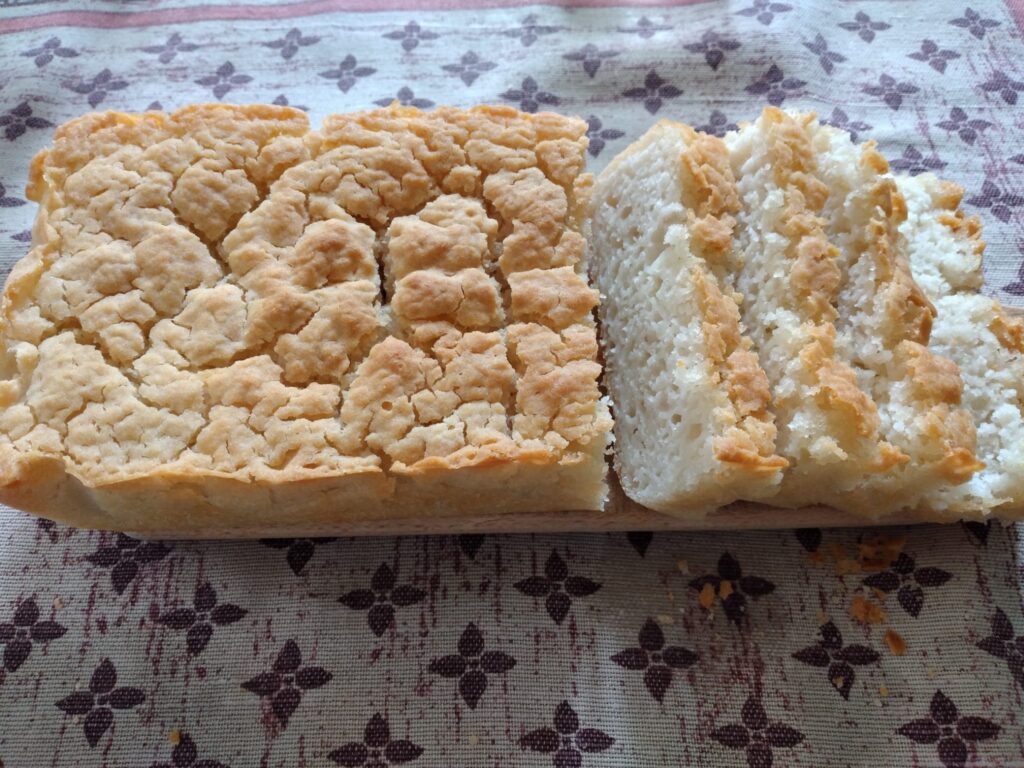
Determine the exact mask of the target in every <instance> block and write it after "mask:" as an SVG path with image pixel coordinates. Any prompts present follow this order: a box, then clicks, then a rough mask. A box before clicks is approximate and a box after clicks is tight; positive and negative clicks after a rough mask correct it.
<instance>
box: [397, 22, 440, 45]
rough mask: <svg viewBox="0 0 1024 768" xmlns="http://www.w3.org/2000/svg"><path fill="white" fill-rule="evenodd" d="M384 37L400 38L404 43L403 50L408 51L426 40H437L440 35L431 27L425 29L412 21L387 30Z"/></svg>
mask: <svg viewBox="0 0 1024 768" xmlns="http://www.w3.org/2000/svg"><path fill="white" fill-rule="evenodd" d="M384 37H386V38H387V39H388V40H399V41H401V43H402V50H403V51H405V52H406V53H409V52H411V51H414V50H416V48H417V47H419V44H420V43H421V42H423V41H424V40H436V39H437V38H438V37H439V35H438V34H437V33H436V32H431V31H430V30H429V29H423V28H422V27H421V26H420V25H419V24H417V23H416V22H415V21H410V22H409V23H408V24H406V25H405V26H404V27H402V28H401V29H396V30H393V31H391V32H385V33H384Z"/></svg>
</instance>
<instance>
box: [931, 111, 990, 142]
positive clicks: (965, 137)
mask: <svg viewBox="0 0 1024 768" xmlns="http://www.w3.org/2000/svg"><path fill="white" fill-rule="evenodd" d="M936 125H937V126H938V127H939V128H942V129H943V130H946V131H949V132H950V133H955V134H956V135H957V136H959V137H960V141H962V142H964V143H965V144H974V142H975V141H976V140H977V138H978V135H979V134H980V133H981V132H982V131H984V130H985V129H986V128H991V127H992V123H990V122H989V121H988V120H980V119H977V118H975V119H973V120H971V119H968V117H967V113H966V112H965V111H964V110H963V109H961V108H960V107H953V108H952V109H951V110H950V111H949V117H948V118H946V119H945V120H940V121H939V122H938V123H936Z"/></svg>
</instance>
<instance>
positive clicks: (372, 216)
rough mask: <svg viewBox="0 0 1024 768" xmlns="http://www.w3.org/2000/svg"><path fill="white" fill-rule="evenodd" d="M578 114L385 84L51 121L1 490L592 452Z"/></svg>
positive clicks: (17, 296)
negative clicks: (285, 103)
mask: <svg viewBox="0 0 1024 768" xmlns="http://www.w3.org/2000/svg"><path fill="white" fill-rule="evenodd" d="M585 132H586V125H585V124H584V123H583V122H582V121H580V120H576V119H571V118H565V117H561V116H557V115H553V114H538V115H527V114H523V113H520V112H518V111H516V110H514V109H510V108H504V107H478V108H474V109H469V110H462V109H455V108H441V109H438V110H436V111H434V112H429V113H425V112H420V111H419V110H416V109H412V108H405V107H399V106H397V105H396V106H392V107H390V108H387V109H380V110H374V111H371V112H365V113H358V114H350V115H333V116H331V117H329V118H328V119H327V120H326V121H325V123H324V125H323V128H322V130H320V131H318V132H316V131H310V130H309V126H308V124H307V121H306V117H305V115H304V114H303V113H302V112H300V111H298V110H294V109H289V108H283V107H271V106H226V105H199V106H194V107H187V108H185V109H182V110H179V111H177V112H175V113H173V114H169V115H168V114H163V113H159V112H147V113H144V114H124V113H116V112H107V113H99V114H91V115H87V116H85V117H82V118H80V119H77V120H74V121H72V122H70V123H68V124H66V125H64V126H61V127H60V128H58V129H57V131H56V132H55V137H54V144H53V147H52V148H51V149H49V150H47V151H44V152H42V153H40V155H39V156H38V157H37V158H36V159H35V161H34V162H33V165H32V169H31V176H30V182H29V187H28V193H29V196H30V197H31V199H33V200H35V201H37V202H38V203H39V204H40V211H39V216H38V219H37V222H36V226H35V229H34V240H33V247H32V250H31V252H30V253H29V255H28V256H27V257H26V258H25V259H23V260H22V261H21V262H19V264H18V265H17V266H16V267H15V269H14V271H13V272H12V274H11V277H10V278H9V280H8V283H7V287H6V290H5V293H4V297H3V305H2V309H0V313H2V318H0V323H2V326H0V331H2V335H3V347H4V359H3V361H2V369H0V377H2V379H3V381H2V382H0V406H2V411H0V486H3V487H6V488H8V489H11V488H15V487H20V486H23V485H24V482H25V481H26V479H27V478H29V477H30V476H31V475H32V473H33V471H34V468H37V467H42V466H43V465H44V464H45V465H46V466H52V465H53V463H54V462H55V461H56V462H59V463H60V464H62V465H63V467H64V468H65V470H66V471H67V473H69V474H70V475H73V476H74V477H76V478H78V479H79V480H80V481H81V482H82V483H84V484H85V485H86V486H92V487H101V486H109V485H111V484H114V483H123V482H127V481H130V480H133V479H138V478H143V479H144V478H146V477H157V476H160V475H175V474H180V475H184V476H189V477H203V476H209V477H218V478H229V479H234V480H239V481H242V482H259V483H265V484H272V485H273V484H280V483H288V482H295V481H300V480H312V479H316V478H337V477H342V476H345V475H356V476H359V475H366V476H377V477H379V478H387V477H394V476H406V477H408V476H417V475H422V474H423V473H433V474H436V473H437V472H438V471H446V470H459V469H463V468H466V467H477V468H486V467H489V466H496V465H513V466H515V465H518V464H529V465H552V466H569V465H574V464H581V463H583V464H590V463H594V462H600V461H601V459H600V456H601V453H602V452H603V446H604V443H605V440H606V433H607V432H608V430H609V429H610V427H611V424H610V420H609V418H608V415H607V412H606V408H605V406H604V405H603V404H602V403H601V400H600V393H599V391H598V386H597V379H598V376H599V374H600V370H601V369H600V365H599V364H598V362H597V344H596V337H595V328H594V324H593V320H592V317H591V315H592V309H593V307H594V306H595V304H596V303H597V296H596V293H595V292H594V291H592V290H591V289H590V288H589V287H588V286H587V284H586V280H585V277H584V276H583V272H582V270H583V265H582V260H583V255H584V250H585V240H584V238H583V236H582V235H581V234H580V231H579V230H580V223H581V215H582V212H583V210H584V209H585V206H586V192H587V189H588V185H589V179H588V178H587V177H585V176H583V175H581V174H582V170H583V164H584V151H585V148H586V137H585ZM380 272H383V274H384V277H385V280H384V286H383V292H382V285H381V280H380V277H379V273H380ZM595 446H596V448H595ZM39 471H42V470H41V469H40V470H39ZM600 474H601V472H598V483H600V478H599V476H600ZM373 482H376V485H375V486H374V488H375V489H376V490H375V492H377V491H379V492H380V493H383V494H386V493H388V491H387V488H388V487H392V486H393V483H390V485H389V482H390V481H388V482H383V484H382V482H379V481H373ZM371 485H372V483H371ZM5 499H7V500H10V501H11V503H14V504H17V503H18V496H17V492H15V491H10V490H9V492H8V493H7V495H6V497H5Z"/></svg>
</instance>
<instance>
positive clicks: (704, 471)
mask: <svg viewBox="0 0 1024 768" xmlns="http://www.w3.org/2000/svg"><path fill="white" fill-rule="evenodd" d="M701 148H704V149H701ZM710 148H714V149H713V151H710V152H709V151H708V149H710ZM698 155H699V156H701V157H703V162H698V163H696V166H697V167H702V168H704V169H705V172H704V173H702V174H698V173H695V172H694V170H693V168H694V167H695V165H694V163H693V162H692V160H693V158H695V157H697V156H698ZM709 179H714V183H713V184H711V185H708V183H707V181H708V180H709ZM708 189H713V190H714V192H713V194H709V193H708V191H707V190H708ZM594 199H595V206H594V216H593V221H592V223H591V227H592V232H593V237H592V247H593V250H594V266H595V271H596V276H595V279H596V283H597V285H598V287H599V289H600V290H601V291H602V294H604V295H606V296H607V300H605V301H604V302H603V304H602V307H601V309H600V313H601V317H602V318H603V320H604V325H603V331H602V332H603V339H604V346H605V354H606V367H607V373H606V375H607V381H608V386H609V391H610V394H611V396H612V398H613V403H614V409H615V414H616V422H617V423H616V441H617V443H616V449H617V461H618V466H619V471H620V475H621V476H622V478H623V487H624V489H625V490H626V492H627V493H629V494H630V495H631V496H632V497H633V498H634V499H635V500H637V501H639V502H641V503H645V504H649V505H651V506H654V507H655V508H658V509H663V510H665V511H676V512H683V513H692V512H700V511H702V510H703V509H705V508H706V506H707V503H708V501H709V500H714V502H715V503H718V504H720V503H724V502H726V501H733V500H744V499H745V500H762V501H767V502H768V503H771V504H774V505H778V506H785V507H798V506H805V505H810V504H827V505H831V506H833V507H836V508H839V509H843V510H845V511H849V512H854V513H857V514H860V515H866V516H875V517H881V516H886V515H889V514H892V513H894V512H896V511H898V510H901V509H918V510H922V509H925V508H927V505H928V502H929V500H930V499H931V498H932V496H933V495H934V494H936V493H939V492H940V489H944V488H951V487H962V486H960V484H963V483H965V481H967V480H969V479H970V478H971V477H972V475H974V473H975V472H976V471H977V470H979V469H980V467H981V464H980V463H979V462H978V460H977V458H976V457H975V443H976V435H975V424H974V419H973V418H972V409H971V408H970V407H969V406H968V407H965V405H966V404H964V403H962V398H963V389H964V386H963V380H962V378H961V375H960V371H959V369H958V367H957V364H956V362H954V360H952V359H950V355H949V352H948V344H946V343H943V342H935V343H933V342H932V340H931V331H932V325H933V322H935V317H936V309H935V307H934V306H933V304H932V302H931V301H929V298H928V296H927V295H926V293H925V291H924V290H922V289H921V288H920V287H919V286H918V285H917V283H916V282H915V281H914V278H913V276H912V272H911V257H912V254H913V250H914V246H913V244H912V243H911V241H910V235H911V233H909V232H908V230H907V226H906V225H907V222H908V214H907V204H906V202H905V200H904V196H903V193H902V192H901V190H900V187H899V183H898V182H897V180H896V178H895V177H893V176H892V175H891V174H890V173H889V168H888V164H887V163H886V161H885V160H884V158H882V156H881V155H880V154H879V153H878V152H877V151H876V150H875V148H874V145H873V144H872V143H870V142H868V143H867V144H864V145H856V144H854V143H853V142H852V141H851V140H850V137H849V135H848V134H846V133H845V132H843V131H839V130H835V129H832V128H829V127H826V126H823V125H821V124H820V123H819V122H818V121H817V120H816V119H815V117H814V116H813V115H810V114H794V113H787V112H783V111H782V110H779V109H775V108H767V109H765V111H764V112H763V113H762V114H761V115H760V116H759V117H758V119H757V120H755V121H754V122H752V123H749V124H745V125H743V126H742V127H741V128H740V129H739V130H737V131H735V132H732V133H730V134H727V135H726V136H725V137H724V140H722V141H719V140H717V139H713V138H712V137H708V136H702V135H700V134H697V133H695V132H694V131H693V130H691V129H689V128H688V127H686V126H681V125H669V124H662V125H659V126H656V127H655V128H653V129H652V130H651V131H650V132H649V133H648V134H647V135H646V136H645V137H644V138H642V139H641V140H639V141H638V142H637V143H636V144H634V145H633V146H632V147H631V148H630V149H628V150H627V151H626V152H625V153H623V155H622V156H620V157H619V158H617V159H616V160H615V161H614V162H613V163H612V164H611V165H610V166H609V167H608V169H607V170H606V171H605V172H604V173H602V174H601V176H600V177H599V178H598V180H597V183H596V187H595V198H594ZM947 250H948V249H947ZM947 258H948V257H947ZM1018 338H1019V333H1018ZM723 355H724V356H723ZM961 356H963V353H961ZM734 358H740V359H743V360H744V361H745V362H744V363H743V364H742V365H739V366H735V365H733V363H732V361H733V359H734ZM723 360H724V361H725V364H724V365H723ZM740 371H742V374H740ZM738 380H743V381H747V382H757V385H756V386H755V387H746V388H744V389H743V390H742V391H743V393H744V394H743V395H741V396H739V397H737V391H738V390H737V386H736V382H737V381H738ZM744 407H747V408H750V409H751V410H749V411H745V410H744ZM755 424H756V425H757V429H756V430H754V429H752V428H751V427H752V426H753V425H755ZM737 426H742V428H743V429H744V430H745V434H746V437H747V438H750V439H748V442H747V447H748V449H749V448H750V447H753V446H756V449H755V450H754V451H753V452H751V451H750V450H748V451H747V456H748V457H750V456H756V457H757V461H755V462H750V461H749V460H744V461H739V462H736V461H735V460H734V458H730V456H729V453H730V452H729V451H725V450H723V446H724V445H726V444H727V442H729V443H732V444H734V445H735V444H736V443H735V435H736V434H737V429H736V428H737ZM684 433H685V434H686V436H687V438H686V439H682V440H681V441H680V438H679V436H680V435H682V434H684ZM726 435H731V436H733V437H732V438H731V439H730V440H729V441H724V440H722V436H726ZM755 435H757V436H758V438H759V439H756V440H754V439H753V438H754V436H755ZM652 500H653V503H652ZM975 506H977V505H975ZM934 512H935V513H936V514H941V510H934Z"/></svg>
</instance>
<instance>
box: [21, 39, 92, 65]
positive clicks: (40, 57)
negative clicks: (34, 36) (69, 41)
mask: <svg viewBox="0 0 1024 768" xmlns="http://www.w3.org/2000/svg"><path fill="white" fill-rule="evenodd" d="M21 55H22V56H29V57H31V58H32V61H33V62H35V65H36V66H37V67H39V68H42V67H45V66H46V65H47V64H49V63H50V62H51V61H53V57H54V56H57V57H58V58H61V59H73V58H75V57H76V56H78V51H76V50H75V49H74V48H68V47H66V46H64V45H61V42H60V38H59V37H51V38H48V39H47V40H46V41H45V42H44V43H43V44H42V45H39V46H36V47H35V48H29V49H28V50H27V51H22V53H21Z"/></svg>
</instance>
